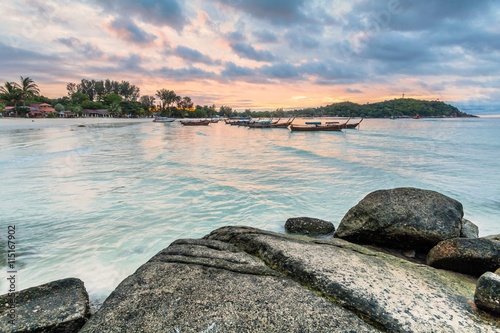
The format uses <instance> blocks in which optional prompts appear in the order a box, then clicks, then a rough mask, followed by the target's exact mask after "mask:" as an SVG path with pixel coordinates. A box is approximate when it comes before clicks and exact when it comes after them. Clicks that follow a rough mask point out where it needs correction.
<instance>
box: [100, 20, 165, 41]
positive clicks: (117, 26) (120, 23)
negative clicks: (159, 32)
mask: <svg viewBox="0 0 500 333" xmlns="http://www.w3.org/2000/svg"><path fill="white" fill-rule="evenodd" d="M109 29H110V30H111V31H113V32H114V33H115V34H116V35H117V36H118V37H119V38H120V39H123V40H125V41H127V42H131V43H135V44H150V43H152V42H153V41H154V40H155V39H156V38H157V37H156V36H155V35H152V34H149V33H147V32H146V31H144V30H143V29H141V28H140V27H138V26H137V25H136V24H135V23H134V22H133V21H132V20H130V19H129V18H119V19H115V20H113V22H111V24H110V26H109Z"/></svg>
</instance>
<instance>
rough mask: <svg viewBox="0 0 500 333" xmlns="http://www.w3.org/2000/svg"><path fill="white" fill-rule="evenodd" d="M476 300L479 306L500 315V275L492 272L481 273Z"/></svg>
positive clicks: (475, 295)
mask: <svg viewBox="0 0 500 333" xmlns="http://www.w3.org/2000/svg"><path fill="white" fill-rule="evenodd" d="M474 301H475V302H476V305H477V306H478V307H479V308H481V309H483V310H486V311H489V312H493V313H496V314H499V315H500V276H499V275H497V274H494V273H491V272H486V273H484V274H483V275H481V277H480V278H479V279H478V280H477V286H476V293H475V294H474Z"/></svg>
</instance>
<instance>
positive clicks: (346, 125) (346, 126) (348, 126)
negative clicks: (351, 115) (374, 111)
mask: <svg viewBox="0 0 500 333" xmlns="http://www.w3.org/2000/svg"><path fill="white" fill-rule="evenodd" d="M362 121H363V118H361V120H360V121H358V122H357V123H351V124H349V123H346V124H345V128H356V127H358V126H359V124H361V122H362Z"/></svg>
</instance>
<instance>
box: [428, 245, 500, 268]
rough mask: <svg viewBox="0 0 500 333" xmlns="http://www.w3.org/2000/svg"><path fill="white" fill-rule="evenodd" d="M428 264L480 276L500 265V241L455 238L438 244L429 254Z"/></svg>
mask: <svg viewBox="0 0 500 333" xmlns="http://www.w3.org/2000/svg"><path fill="white" fill-rule="evenodd" d="M427 264H428V265H430V266H432V267H435V268H442V269H448V270H451V271H455V272H460V273H465V274H472V275H476V276H479V275H481V274H483V273H485V272H487V271H491V272H494V271H495V270H496V269H497V268H498V267H500V243H499V242H496V241H493V240H491V239H487V238H455V239H448V240H445V241H442V242H440V243H439V244H438V245H436V246H435V247H434V248H433V249H432V250H431V251H430V252H429V253H428V255H427Z"/></svg>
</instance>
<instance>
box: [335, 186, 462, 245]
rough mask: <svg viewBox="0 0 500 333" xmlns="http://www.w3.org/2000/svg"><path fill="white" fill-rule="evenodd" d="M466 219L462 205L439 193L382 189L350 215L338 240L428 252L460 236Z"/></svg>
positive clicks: (337, 233) (373, 193) (360, 203)
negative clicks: (438, 244)
mask: <svg viewBox="0 0 500 333" xmlns="http://www.w3.org/2000/svg"><path fill="white" fill-rule="evenodd" d="M462 216H463V207H462V204H461V203H460V202H458V201H456V200H454V199H451V198H449V197H447V196H445V195H442V194H440V193H438V192H434V191H429V190H422V189H416V188H396V189H392V190H379V191H375V192H372V193H370V194H368V195H367V196H366V197H365V198H364V199H362V200H361V201H360V202H359V203H358V204H357V205H356V206H354V207H352V208H351V209H350V210H349V211H348V212H347V214H346V215H345V216H344V218H343V219H342V221H341V222H340V225H339V226H338V228H337V231H336V232H335V235H334V237H338V238H342V239H345V240H348V241H350V242H354V243H362V244H377V245H380V246H385V247H392V248H402V249H415V250H417V251H421V252H428V251H429V250H430V249H431V248H432V247H434V246H435V245H436V244H437V243H439V242H440V241H442V240H445V239H449V238H455V237H460V230H461V229H462Z"/></svg>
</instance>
